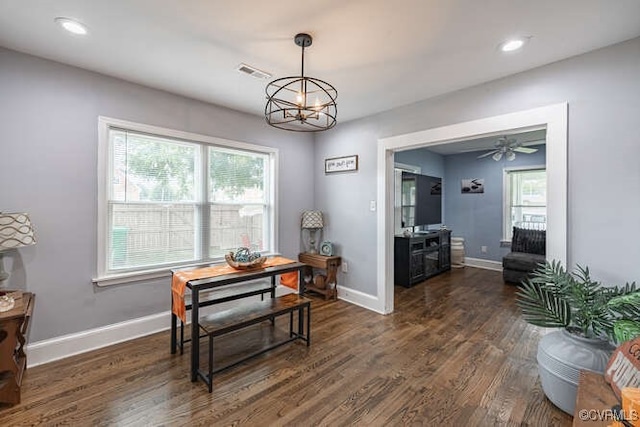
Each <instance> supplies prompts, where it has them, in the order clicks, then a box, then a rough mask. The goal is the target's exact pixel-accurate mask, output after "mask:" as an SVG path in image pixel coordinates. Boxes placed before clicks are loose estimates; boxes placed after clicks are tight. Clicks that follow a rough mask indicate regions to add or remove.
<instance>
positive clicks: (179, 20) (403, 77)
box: [0, 0, 640, 122]
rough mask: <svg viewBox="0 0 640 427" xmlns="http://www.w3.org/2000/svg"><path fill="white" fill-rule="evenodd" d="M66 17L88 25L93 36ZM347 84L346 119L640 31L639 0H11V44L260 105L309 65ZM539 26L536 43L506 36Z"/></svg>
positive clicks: (4, 32) (221, 99)
mask: <svg viewBox="0 0 640 427" xmlns="http://www.w3.org/2000/svg"><path fill="white" fill-rule="evenodd" d="M57 16H66V17H73V18H76V19H78V20H80V21H81V22H83V23H85V24H86V25H87V26H88V27H89V31H90V33H89V35H88V36H86V37H78V36H72V35H70V34H68V33H66V32H64V31H63V30H62V29H61V28H60V27H58V26H57V25H56V24H55V23H54V21H53V19H54V18H55V17H57ZM299 32H308V33H310V34H311V35H312V36H313V37H314V41H313V45H312V46H311V47H310V48H308V49H307V51H306V55H305V57H306V64H305V74H306V75H308V76H311V77H316V78H320V79H322V80H325V81H328V82H329V83H331V84H333V85H334V86H335V87H336V88H337V89H338V92H339V97H338V122H340V121H346V120H351V119H355V118H359V117H364V116H367V115H370V114H373V113H376V112H380V111H384V110H387V109H391V108H394V107H397V106H401V105H406V104H410V103H413V102H416V101H419V100H423V99H426V98H429V97H432V96H436V95H440V94H443V93H446V92H450V91H453V90H457V89H461V88H464V87H468V86H472V85H475V84H478V83H482V82H486V81H490V80H493V79H496V78H499V77H503V76H507V75H510V74H514V73H518V72H521V71H524V70H527V69H530V68H533V67H537V66H540V65H543V64H548V63H551V62H554V61H557V60H560V59H563V58H567V57H570V56H574V55H578V54H580V53H584V52H587V51H590V50H594V49H597V48H601V47H604V46H608V45H611V44H614V43H618V42H621V41H624V40H628V39H631V38H635V37H638V36H640V1H639V0H483V1H478V0H394V1H390V0H351V1H348V0H316V1H313V2H312V1H300V0H295V1H294V0H275V1H270V2H266V1H258V0H226V1H219V0H109V1H87V0H56V1H51V0H0V45H1V46H5V47H7V48H10V49H14V50H18V51H22V52H27V53H30V54H33V55H37V56H41V57H45V58H49V59H53V60H55V61H59V62H63V63H67V64H72V65H75V66H78V67H82V68H86V69H89V70H93V71H97V72H100V73H104V74H108V75H112V76H116V77H120V78H122V79H125V80H129V81H132V82H136V83H141V84H144V85H147V86H151V87H155V88H159V89H164V90H167V91H170V92H174V93H178V94H182V95H185V96H188V97H191V98H196V99H200V100H203V101H206V102H212V103H215V104H219V105H223V106H226V107H229V108H233V109H236V110H240V111H245V112H248V113H252V114H256V115H262V114H263V113H264V104H265V95H264V87H265V85H266V83H267V82H266V81H264V80H256V79H253V78H251V77H248V76H246V75H242V74H240V73H238V72H237V71H236V70H235V69H236V67H237V66H238V65H239V64H240V63H246V64H249V65H252V66H254V67H257V68H259V69H261V70H264V71H267V72H270V73H271V74H272V75H273V78H279V77H285V76H291V75H298V74H299V73H300V48H299V47H297V46H296V45H295V44H294V43H293V37H294V35H295V34H296V33H299ZM512 36H526V37H530V41H529V42H528V43H527V45H526V46H525V49H524V50H523V51H521V52H518V53H515V54H502V53H500V52H499V51H498V49H497V45H498V44H499V43H500V42H502V41H504V40H505V39H507V38H509V37H512Z"/></svg>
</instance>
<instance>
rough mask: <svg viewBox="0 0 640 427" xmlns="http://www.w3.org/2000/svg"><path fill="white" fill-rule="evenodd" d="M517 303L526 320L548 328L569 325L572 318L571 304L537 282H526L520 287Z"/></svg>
mask: <svg viewBox="0 0 640 427" xmlns="http://www.w3.org/2000/svg"><path fill="white" fill-rule="evenodd" d="M517 296H518V299H517V301H516V304H517V305H518V307H520V310H521V311H522V314H523V317H524V320H526V321H527V322H529V323H531V324H532V325H536V326H543V327H547V328H558V327H567V326H568V325H569V323H570V319H571V311H570V307H569V304H568V303H567V302H566V301H564V300H562V299H561V298H559V297H558V296H557V295H556V294H555V293H554V292H552V291H549V290H547V289H544V288H543V287H542V286H540V285H539V284H537V283H533V282H531V281H527V282H524V283H523V284H522V287H521V288H520V290H519V292H518V294H517Z"/></svg>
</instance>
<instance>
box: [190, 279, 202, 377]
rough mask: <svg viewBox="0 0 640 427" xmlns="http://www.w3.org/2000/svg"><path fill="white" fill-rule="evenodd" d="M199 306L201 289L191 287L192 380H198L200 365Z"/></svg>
mask: <svg viewBox="0 0 640 427" xmlns="http://www.w3.org/2000/svg"><path fill="white" fill-rule="evenodd" d="M199 306H200V296H199V291H198V289H191V382H196V381H198V367H199V366H200V331H199V330H198V316H199V314H198V311H199Z"/></svg>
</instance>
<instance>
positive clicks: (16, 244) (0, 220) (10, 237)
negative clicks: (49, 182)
mask: <svg viewBox="0 0 640 427" xmlns="http://www.w3.org/2000/svg"><path fill="white" fill-rule="evenodd" d="M35 243H36V239H35V237H34V235H33V227H32V226H31V221H30V220H29V216H28V215H27V214H25V213H5V212H0V289H1V288H2V287H3V282H4V281H5V280H7V279H8V278H9V273H7V272H6V271H5V270H4V260H3V257H4V253H5V251H9V250H11V249H17V248H21V247H23V246H29V245H34V244H35Z"/></svg>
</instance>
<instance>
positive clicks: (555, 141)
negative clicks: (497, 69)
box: [372, 103, 568, 314]
mask: <svg viewBox="0 0 640 427" xmlns="http://www.w3.org/2000/svg"><path fill="white" fill-rule="evenodd" d="M567 108H568V105H567V104H566V103H562V104H555V105H550V106H547V107H540V108H535V109H532V110H526V111H521V112H516V113H510V114H504V115H500V116H494V117H489V118H485V119H479V120H474V121H470V122H464V123H459V124H455V125H450V126H444V127H440V128H433V129H428V130H424V131H420V132H414V133H410V134H405V135H398V136H393V137H389V138H383V139H380V140H379V141H378V159H377V160H378V162H377V163H378V174H377V177H378V179H377V198H378V201H379V204H380V206H381V209H380V210H379V211H378V218H377V220H378V221H377V236H378V237H377V238H378V244H377V261H378V263H377V264H378V270H377V300H376V307H372V308H373V309H374V310H375V311H378V312H380V313H384V314H388V313H391V312H393V290H394V280H393V236H394V203H393V194H394V191H393V185H394V179H393V177H394V153H395V152H396V151H399V150H403V149H410V148H420V147H429V146H436V145H441V144H448V143H452V142H457V141H460V140H471V139H476V138H480V137H491V136H499V135H501V134H504V133H518V132H525V131H529V130H535V129H546V132H547V157H546V169H547V182H548V185H549V188H551V189H553V192H549V194H548V201H547V204H548V208H547V209H548V220H547V221H548V222H547V230H548V231H549V238H548V239H547V257H548V258H549V259H556V260H559V261H560V262H562V263H563V264H566V261H567V259H566V258H567Z"/></svg>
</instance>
